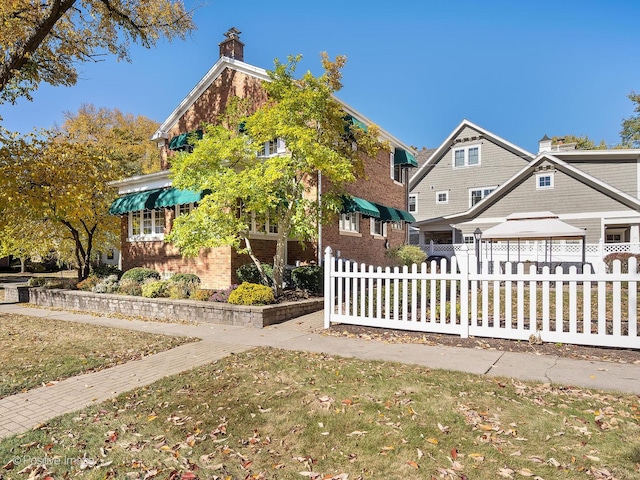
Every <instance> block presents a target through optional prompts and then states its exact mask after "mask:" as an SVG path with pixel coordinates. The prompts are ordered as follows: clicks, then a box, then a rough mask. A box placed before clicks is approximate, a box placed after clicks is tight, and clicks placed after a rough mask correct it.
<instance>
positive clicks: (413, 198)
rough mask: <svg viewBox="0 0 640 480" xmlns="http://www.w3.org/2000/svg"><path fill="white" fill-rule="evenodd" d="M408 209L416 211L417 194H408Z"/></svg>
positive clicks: (412, 211)
mask: <svg viewBox="0 0 640 480" xmlns="http://www.w3.org/2000/svg"><path fill="white" fill-rule="evenodd" d="M409 211H410V212H411V213H415V212H417V211H418V195H417V194H415V193H412V194H410V195H409Z"/></svg>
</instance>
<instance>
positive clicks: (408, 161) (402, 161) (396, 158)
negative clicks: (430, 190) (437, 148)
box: [393, 148, 418, 167]
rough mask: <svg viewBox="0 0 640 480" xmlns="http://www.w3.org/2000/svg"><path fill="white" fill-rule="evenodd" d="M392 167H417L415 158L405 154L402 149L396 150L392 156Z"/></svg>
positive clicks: (407, 153)
mask: <svg viewBox="0 0 640 480" xmlns="http://www.w3.org/2000/svg"><path fill="white" fill-rule="evenodd" d="M393 164H394V165H408V166H410V167H417V166H418V161H417V160H416V157H414V156H413V155H411V153H409V152H407V151H406V150H405V149H404V148H396V150H395V153H394V154H393Z"/></svg>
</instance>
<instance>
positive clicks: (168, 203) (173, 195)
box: [155, 188, 205, 208]
mask: <svg viewBox="0 0 640 480" xmlns="http://www.w3.org/2000/svg"><path fill="white" fill-rule="evenodd" d="M204 195H205V192H203V191H200V192H194V191H193V190H179V189H177V188H169V189H167V190H163V191H162V192H160V195H158V198H157V199H156V203H155V208H165V207H173V206H175V205H186V204H188V203H198V202H199V201H200V200H202V197H203V196H204Z"/></svg>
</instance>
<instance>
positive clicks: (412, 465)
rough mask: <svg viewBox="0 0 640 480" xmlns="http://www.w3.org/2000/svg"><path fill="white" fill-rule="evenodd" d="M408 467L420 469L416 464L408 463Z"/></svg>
mask: <svg viewBox="0 0 640 480" xmlns="http://www.w3.org/2000/svg"><path fill="white" fill-rule="evenodd" d="M407 465H409V466H411V467H413V468H415V469H416V470H417V469H418V468H420V467H419V466H418V464H417V463H416V462H407Z"/></svg>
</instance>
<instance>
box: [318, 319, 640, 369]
mask: <svg viewBox="0 0 640 480" xmlns="http://www.w3.org/2000/svg"><path fill="white" fill-rule="evenodd" d="M323 332H324V333H325V334H326V335H332V336H345V337H351V338H363V339H366V340H371V341H379V342H385V343H419V344H424V345H443V346H450V347H465V348H479V349H485V350H499V351H505V352H521V353H533V354H538V355H555V356H560V357H566V358H573V359H578V360H594V361H605V362H617V363H631V364H636V365H640V350H631V349H623V348H610V347H589V346H583V345H570V344H556V343H541V344H535V343H530V342H528V341H516V340H504V339H499V338H480V337H470V338H460V337H458V336H455V335H444V334H437V333H423V332H408V331H404V330H391V329H383V328H374V327H363V326H358V325H333V326H331V328H329V330H324V331H323Z"/></svg>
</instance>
